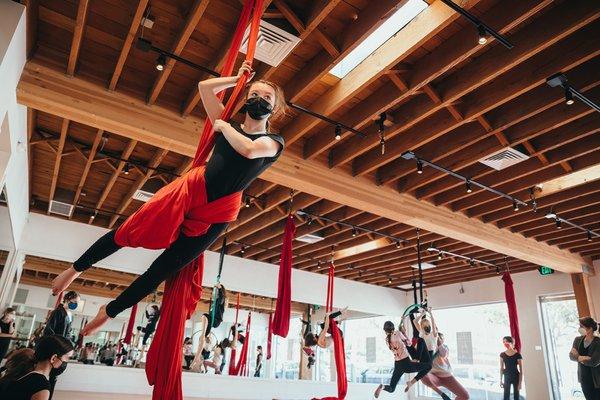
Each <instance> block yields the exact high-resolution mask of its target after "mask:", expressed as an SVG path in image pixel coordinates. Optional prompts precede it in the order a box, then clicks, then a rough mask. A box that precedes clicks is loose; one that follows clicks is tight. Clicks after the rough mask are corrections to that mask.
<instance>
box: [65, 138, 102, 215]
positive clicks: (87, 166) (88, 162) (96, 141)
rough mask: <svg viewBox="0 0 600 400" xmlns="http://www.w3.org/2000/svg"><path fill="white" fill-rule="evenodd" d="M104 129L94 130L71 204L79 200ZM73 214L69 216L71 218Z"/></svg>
mask: <svg viewBox="0 0 600 400" xmlns="http://www.w3.org/2000/svg"><path fill="white" fill-rule="evenodd" d="M103 134H104V131H103V130H102V129H98V131H97V132H96V136H95V137H94V142H93V143H92V148H91V149H90V153H89V154H88V156H87V160H86V162H85V166H84V167H83V172H82V173H81V177H80V178H79V184H78V185H77V190H76V191H75V198H74V199H73V204H74V205H77V204H78V202H79V197H80V196H81V192H82V190H83V187H84V186H85V181H86V179H87V176H88V174H89V172H90V168H91V167H92V163H93V161H94V157H96V150H98V145H99V144H100V141H101V140H102V135H103ZM72 217H73V214H71V216H70V217H69V218H72Z"/></svg>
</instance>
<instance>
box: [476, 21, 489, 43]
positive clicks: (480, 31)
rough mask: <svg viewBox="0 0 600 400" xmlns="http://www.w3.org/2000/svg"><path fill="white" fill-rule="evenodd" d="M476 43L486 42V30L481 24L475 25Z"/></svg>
mask: <svg viewBox="0 0 600 400" xmlns="http://www.w3.org/2000/svg"><path fill="white" fill-rule="evenodd" d="M477 35H478V38H477V43H479V44H481V45H484V44H486V43H487V41H488V40H487V31H486V30H485V27H484V26H483V25H477Z"/></svg>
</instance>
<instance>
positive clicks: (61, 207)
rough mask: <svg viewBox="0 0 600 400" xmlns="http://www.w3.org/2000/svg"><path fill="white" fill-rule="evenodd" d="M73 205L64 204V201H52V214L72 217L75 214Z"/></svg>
mask: <svg viewBox="0 0 600 400" xmlns="http://www.w3.org/2000/svg"><path fill="white" fill-rule="evenodd" d="M74 208H75V207H73V204H69V203H63V202H62V201H56V200H52V201H50V208H49V210H50V212H51V213H52V214H58V215H64V216H65V217H70V216H71V214H72V213H73V209H74Z"/></svg>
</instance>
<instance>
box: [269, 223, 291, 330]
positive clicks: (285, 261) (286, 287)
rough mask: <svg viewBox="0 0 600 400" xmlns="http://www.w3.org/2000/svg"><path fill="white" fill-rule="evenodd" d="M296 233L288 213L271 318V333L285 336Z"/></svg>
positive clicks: (288, 326)
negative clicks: (275, 299)
mask: <svg viewBox="0 0 600 400" xmlns="http://www.w3.org/2000/svg"><path fill="white" fill-rule="evenodd" d="M295 234H296V225H295V224H294V216H293V215H292V214H290V215H289V216H288V218H287V220H286V223H285V231H284V234H283V245H282V246H281V260H280V262H279V280H278V287H277V303H276V304H275V316H274V318H273V334H275V335H277V336H281V337H287V334H288V331H289V330H290V312H291V305H292V257H293V254H292V241H293V240H294V235H295Z"/></svg>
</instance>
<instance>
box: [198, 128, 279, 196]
mask: <svg viewBox="0 0 600 400" xmlns="http://www.w3.org/2000/svg"><path fill="white" fill-rule="evenodd" d="M231 126H232V127H233V128H234V129H235V130H237V131H238V132H240V133H241V134H242V135H244V136H246V137H248V138H250V139H251V140H256V139H258V138H260V137H263V136H268V137H270V138H271V139H273V140H275V141H276V142H278V143H279V144H281V146H280V149H279V151H278V152H277V154H275V156H274V157H262V158H253V159H250V158H246V157H244V156H242V155H241V154H240V153H238V152H237V151H235V149H234V148H233V147H232V146H231V145H230V144H229V142H228V141H227V139H225V136H224V135H222V134H217V137H216V139H215V147H214V149H213V153H212V155H211V157H210V159H209V160H208V162H207V163H206V172H205V173H204V176H205V179H206V192H207V197H208V201H209V202H210V201H214V200H216V199H220V198H221V197H224V196H227V195H228V194H231V193H235V192H239V191H241V190H244V189H246V188H247V187H248V186H250V184H251V183H252V181H254V180H255V179H256V178H257V177H258V176H259V175H260V174H261V173H262V172H263V171H264V170H265V169H267V168H269V167H270V166H271V164H273V163H274V162H275V161H277V159H278V158H279V156H280V155H281V152H282V151H283V147H284V145H285V142H284V140H283V138H282V137H281V136H279V135H276V134H273V133H261V134H248V133H246V132H244V130H243V129H242V127H241V126H240V125H239V124H238V123H237V122H232V123H231Z"/></svg>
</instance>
